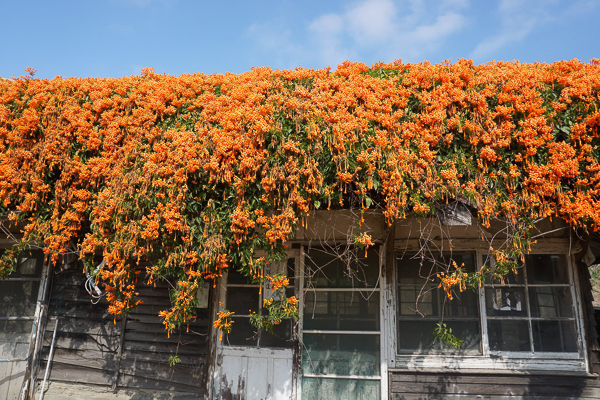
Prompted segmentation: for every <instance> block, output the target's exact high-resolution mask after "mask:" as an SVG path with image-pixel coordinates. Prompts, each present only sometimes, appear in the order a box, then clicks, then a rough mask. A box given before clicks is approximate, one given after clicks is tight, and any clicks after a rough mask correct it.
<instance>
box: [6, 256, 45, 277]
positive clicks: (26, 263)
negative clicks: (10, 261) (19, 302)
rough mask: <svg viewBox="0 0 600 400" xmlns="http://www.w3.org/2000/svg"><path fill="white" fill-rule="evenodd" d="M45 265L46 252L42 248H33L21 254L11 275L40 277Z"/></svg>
mask: <svg viewBox="0 0 600 400" xmlns="http://www.w3.org/2000/svg"><path fill="white" fill-rule="evenodd" d="M43 265H44V253H43V252H42V251H41V250H31V251H27V252H25V253H23V254H21V255H20V256H19V258H18V260H17V267H16V268H15V271H14V272H13V273H12V274H11V275H10V277H11V278H40V277H41V275H42V267H43Z"/></svg>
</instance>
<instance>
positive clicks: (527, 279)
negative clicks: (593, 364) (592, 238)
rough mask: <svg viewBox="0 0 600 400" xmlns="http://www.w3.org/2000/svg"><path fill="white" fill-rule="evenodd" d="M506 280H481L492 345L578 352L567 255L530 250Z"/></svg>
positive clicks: (505, 348) (493, 347) (496, 348)
mask: <svg viewBox="0 0 600 400" xmlns="http://www.w3.org/2000/svg"><path fill="white" fill-rule="evenodd" d="M507 280H508V282H505V285H501V283H500V282H491V283H489V284H486V285H485V313H486V317H487V318H486V319H487V331H488V338H489V348H490V351H525V352H531V353H542V352H544V353H548V352H559V353H568V352H571V353H574V352H575V353H576V352H577V351H578V349H577V330H576V323H575V312H574V308H573V294H572V291H573V290H572V285H571V284H570V279H569V268H568V263H567V257H566V256H565V255H548V254H544V255H529V256H526V257H525V268H520V269H518V270H517V274H513V273H511V274H510V276H508V277H507Z"/></svg>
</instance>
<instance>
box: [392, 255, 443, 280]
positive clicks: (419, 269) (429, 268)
mask: <svg viewBox="0 0 600 400" xmlns="http://www.w3.org/2000/svg"><path fill="white" fill-rule="evenodd" d="M396 265H397V266H398V283H402V284H415V283H420V284H424V283H426V282H427V281H429V282H431V280H432V279H433V277H435V274H436V273H437V272H438V269H437V268H436V267H435V266H434V263H433V260H426V259H424V258H421V257H420V256H417V255H405V256H404V257H403V258H398V260H397V261H396Z"/></svg>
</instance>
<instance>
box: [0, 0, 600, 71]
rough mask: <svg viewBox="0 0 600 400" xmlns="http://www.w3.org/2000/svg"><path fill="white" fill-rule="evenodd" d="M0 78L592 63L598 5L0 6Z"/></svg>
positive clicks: (164, 0)
mask: <svg viewBox="0 0 600 400" xmlns="http://www.w3.org/2000/svg"><path fill="white" fill-rule="evenodd" d="M0 16H2V19H1V20H2V23H1V24H0V76H1V77H5V78H10V77H12V76H19V75H24V74H25V72H24V69H25V68H26V67H28V66H30V67H33V68H35V69H37V73H36V75H35V76H36V77H38V78H53V77H55V76H58V75H60V76H64V77H68V76H76V77H87V76H90V77H98V76H100V77H121V76H126V75H134V74H140V72H141V70H142V68H146V67H151V68H154V69H155V71H156V72H157V73H166V74H171V75H180V74H185V73H195V72H202V73H206V74H212V73H225V72H233V73H241V72H244V71H247V70H249V69H250V68H252V67H256V66H270V67H272V68H278V69H292V68H296V67H298V66H301V67H304V68H326V67H328V66H331V67H332V68H333V69H335V68H336V66H337V65H338V64H340V63H342V62H343V61H345V60H350V61H359V62H364V63H366V64H367V65H371V64H373V63H376V62H379V61H382V62H392V61H394V60H396V59H402V61H403V62H410V63H418V62H422V61H429V62H431V63H439V62H442V61H444V60H450V61H451V62H455V61H457V60H458V59H461V58H466V59H472V60H473V61H474V62H475V63H476V64H481V63H486V62H489V61H493V60H504V61H512V60H520V61H521V62H548V63H549V62H553V61H557V60H565V59H573V58H577V59H579V60H581V61H586V62H587V61H589V60H590V59H592V58H600V51H599V50H600V39H599V38H600V24H599V23H598V19H599V17H600V0H495V1H492V0H356V1H339V0H328V1H313V0H303V1H291V0H261V1H248V0H230V1H226V2H215V1H212V2H208V1H201V0H193V1H192V0H93V1H92V0H77V1H47V0H36V1H28V0H22V1H16V0H12V1H7V0H4V1H2V2H0Z"/></svg>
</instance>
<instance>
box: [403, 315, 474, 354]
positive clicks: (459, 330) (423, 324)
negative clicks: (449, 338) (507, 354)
mask: <svg viewBox="0 0 600 400" xmlns="http://www.w3.org/2000/svg"><path fill="white" fill-rule="evenodd" d="M438 323H439V321H438V320H399V321H398V349H399V351H400V352H404V351H411V352H420V353H421V352H422V353H427V352H430V351H434V352H437V351H441V350H443V351H445V352H447V351H456V352H468V353H479V352H481V334H480V330H479V321H444V323H445V324H446V326H447V327H448V328H450V329H452V334H453V335H454V336H456V337H457V338H459V339H461V340H463V341H464V345H463V347H461V348H460V349H455V348H454V347H450V346H447V345H446V344H445V343H443V342H441V341H439V340H436V341H435V342H434V339H433V330H434V329H435V328H436V327H437V324H438Z"/></svg>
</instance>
